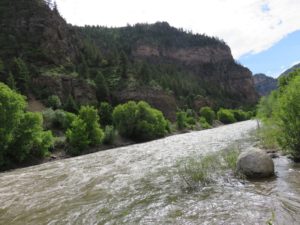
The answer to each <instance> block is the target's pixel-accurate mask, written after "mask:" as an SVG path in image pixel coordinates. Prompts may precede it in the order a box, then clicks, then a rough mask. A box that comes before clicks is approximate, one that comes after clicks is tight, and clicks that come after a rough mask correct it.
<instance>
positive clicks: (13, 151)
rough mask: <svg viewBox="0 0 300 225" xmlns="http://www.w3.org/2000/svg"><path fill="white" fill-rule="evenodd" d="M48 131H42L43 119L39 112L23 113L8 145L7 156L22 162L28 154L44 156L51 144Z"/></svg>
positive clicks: (50, 135)
mask: <svg viewBox="0 0 300 225" xmlns="http://www.w3.org/2000/svg"><path fill="white" fill-rule="evenodd" d="M53 141H54V139H53V136H52V133H51V132H50V131H43V119H42V116H41V114H40V113H32V112H26V113H24V115H23V117H22V119H21V120H20V124H19V125H18V127H17V128H16V130H15V132H14V138H13V141H12V142H11V143H10V146H9V156H10V158H11V159H14V161H15V162H22V161H24V160H25V159H27V158H28V157H29V156H30V155H33V156H37V157H44V156H46V155H47V153H48V149H49V148H50V147H51V146H53Z"/></svg>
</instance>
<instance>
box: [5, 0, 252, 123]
mask: <svg viewBox="0 0 300 225" xmlns="http://www.w3.org/2000/svg"><path fill="white" fill-rule="evenodd" d="M48 2H49V1H47V2H46V1H43V0H1V2H0V28H1V32H0V81H4V82H6V83H9V82H11V80H12V79H11V78H12V77H11V76H10V77H9V74H12V76H13V78H14V79H15V81H16V84H17V88H18V89H19V90H21V92H23V94H26V95H34V96H35V97H36V98H38V99H40V100H42V101H45V100H46V99H47V98H48V97H49V96H50V95H57V96H58V97H59V98H60V99H61V101H62V102H63V104H66V105H67V104H69V103H70V102H71V103H73V101H74V102H75V103H76V104H98V103H99V102H100V101H109V102H111V103H112V104H118V103H120V102H124V101H128V100H146V101H148V102H149V103H150V104H151V105H153V106H155V107H157V108H159V109H161V110H162V111H163V112H164V113H165V115H166V116H167V117H168V118H169V119H171V120H174V118H175V112H176V110H177V109H178V108H192V109H194V110H197V111H198V110H199V108H200V107H201V106H205V105H210V106H213V107H215V108H218V107H231V108H234V107H242V106H253V105H254V104H255V103H256V102H257V99H258V95H257V93H256V91H255V89H254V83H253V78H252V74H251V72H250V71H249V69H247V68H245V67H243V66H242V65H240V64H237V63H236V62H235V61H234V59H233V57H232V55H231V51H230V48H229V47H228V46H227V45H226V44H225V43H224V42H223V41H221V40H219V39H217V38H214V37H208V36H206V35H200V34H192V33H190V32H186V31H184V30H182V29H177V28H174V27H172V26H170V25H169V24H168V23H166V22H158V23H155V24H136V25H134V26H127V27H121V28H107V27H99V26H86V27H76V26H72V25H70V24H67V22H66V21H65V20H64V19H63V18H62V17H61V16H60V14H59V12H58V11H57V8H56V7H55V5H49V3H48ZM1 65H3V66H1ZM20 69H22V70H24V71H25V73H24V71H21V72H20ZM26 71H28V73H27V72H26ZM24 74H26V77H22V76H23V75H24ZM20 76H21V77H20ZM24 82H25V83H26V85H24ZM25 87H29V88H25Z"/></svg>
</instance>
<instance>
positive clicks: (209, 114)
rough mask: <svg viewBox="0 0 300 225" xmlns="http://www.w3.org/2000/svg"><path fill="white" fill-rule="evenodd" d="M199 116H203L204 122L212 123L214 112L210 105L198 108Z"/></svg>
mask: <svg viewBox="0 0 300 225" xmlns="http://www.w3.org/2000/svg"><path fill="white" fill-rule="evenodd" d="M200 116H201V117H204V118H205V120H206V122H207V123H209V124H210V125H212V124H213V121H214V119H215V117H216V114H215V112H214V111H213V110H212V109H211V108H210V107H208V106H206V107H202V108H201V109H200Z"/></svg>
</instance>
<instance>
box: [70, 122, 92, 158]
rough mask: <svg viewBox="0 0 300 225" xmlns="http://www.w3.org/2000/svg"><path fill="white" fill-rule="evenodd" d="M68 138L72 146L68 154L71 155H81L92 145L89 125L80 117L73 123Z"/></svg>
mask: <svg viewBox="0 0 300 225" xmlns="http://www.w3.org/2000/svg"><path fill="white" fill-rule="evenodd" d="M66 137H67V141H68V143H69V144H70V148H68V152H69V153H70V154H71V155H80V153H81V152H82V151H83V150H85V149H86V148H87V147H88V145H89V144H90V140H89V137H88V132H87V125H86V123H85V122H84V121H83V120H82V119H80V118H79V117H76V119H75V120H74V121H73V122H72V124H71V127H70V129H68V130H67V132H66Z"/></svg>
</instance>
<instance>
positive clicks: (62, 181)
mask: <svg viewBox="0 0 300 225" xmlns="http://www.w3.org/2000/svg"><path fill="white" fill-rule="evenodd" d="M255 128H256V122H255V121H246V122H242V123H236V124H233V125H228V126H223V127H219V128H216V129H210V130H205V131H200V132H192V133H187V134H181V135H175V136H171V137H167V138H164V139H160V140H156V141H152V142H148V143H143V144H137V145H132V146H128V147H122V148H116V149H113V150H108V151H103V152H98V153H94V154H90V155H85V156H81V157H76V158H71V159H65V160H61V161H55V162H50V163H46V164H43V165H38V166H33V167H29V168H24V169H18V170H14V171H11V172H7V173H2V174H0V203H1V204H0V224H1V225H2V224H3V225H9V224H16V225H17V224H20V225H25V224H33V225H39V224H226V225H227V224H266V221H267V220H268V219H270V218H271V217H272V214H274V215H275V221H276V224H287V225H292V224H300V179H299V175H300V168H299V166H297V165H294V164H292V163H291V162H289V161H288V160H287V159H286V158H283V157H281V158H279V159H276V160H275V164H276V172H277V178H276V179H272V180H269V181H259V182H249V181H246V182H241V181H238V180H236V181H232V182H224V183H223V184H214V185H212V186H210V187H207V188H204V189H202V190H200V191H194V192H186V191H185V189H184V188H183V186H184V185H183V182H182V180H181V179H180V177H179V176H178V174H177V172H176V171H177V170H176V166H175V165H176V161H177V160H178V159H180V158H181V157H185V156H189V155H204V154H207V153H208V152H213V151H219V150H222V149H224V148H225V147H226V146H228V145H230V144H232V143H237V142H240V143H242V144H241V146H242V147H243V148H244V147H247V146H249V145H251V143H252V141H251V139H249V132H250V131H252V130H254V129H255Z"/></svg>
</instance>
